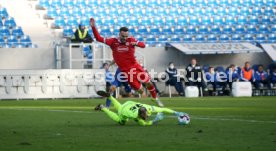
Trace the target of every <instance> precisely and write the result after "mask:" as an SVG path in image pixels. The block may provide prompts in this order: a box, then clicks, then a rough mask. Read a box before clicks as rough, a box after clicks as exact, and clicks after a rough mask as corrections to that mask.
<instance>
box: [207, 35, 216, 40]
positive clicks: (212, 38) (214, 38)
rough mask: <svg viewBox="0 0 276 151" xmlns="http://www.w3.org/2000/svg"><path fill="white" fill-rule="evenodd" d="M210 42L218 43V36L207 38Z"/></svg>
mask: <svg viewBox="0 0 276 151" xmlns="http://www.w3.org/2000/svg"><path fill="white" fill-rule="evenodd" d="M207 41H208V42H217V36H216V35H215V34H210V35H208V36H207Z"/></svg>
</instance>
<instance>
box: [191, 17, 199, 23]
mask: <svg viewBox="0 0 276 151" xmlns="http://www.w3.org/2000/svg"><path fill="white" fill-rule="evenodd" d="M189 20H190V21H189V23H190V25H198V24H199V17H198V16H190V18H189Z"/></svg>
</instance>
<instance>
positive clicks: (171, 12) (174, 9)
mask: <svg viewBox="0 0 276 151" xmlns="http://www.w3.org/2000/svg"><path fill="white" fill-rule="evenodd" d="M179 14H180V13H179V11H178V8H177V7H171V8H170V9H169V14H168V15H170V16H174V17H175V16H178V15H179Z"/></svg>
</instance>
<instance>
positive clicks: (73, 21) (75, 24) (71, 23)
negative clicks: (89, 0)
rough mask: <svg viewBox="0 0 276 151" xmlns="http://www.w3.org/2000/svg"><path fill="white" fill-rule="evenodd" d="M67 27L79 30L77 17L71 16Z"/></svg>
mask: <svg viewBox="0 0 276 151" xmlns="http://www.w3.org/2000/svg"><path fill="white" fill-rule="evenodd" d="M66 25H67V26H71V27H73V28H77V27H78V26H79V23H78V21H77V20H76V18H75V17H73V16H71V17H69V18H68V20H67V23H66Z"/></svg>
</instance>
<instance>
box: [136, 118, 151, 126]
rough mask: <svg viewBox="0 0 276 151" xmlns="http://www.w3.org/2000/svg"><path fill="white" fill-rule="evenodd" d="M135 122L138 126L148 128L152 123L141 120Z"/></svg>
mask: <svg viewBox="0 0 276 151" xmlns="http://www.w3.org/2000/svg"><path fill="white" fill-rule="evenodd" d="M137 122H138V123H139V125H142V126H150V125H152V124H153V122H152V121H145V120H143V119H140V118H139V119H137Z"/></svg>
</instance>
